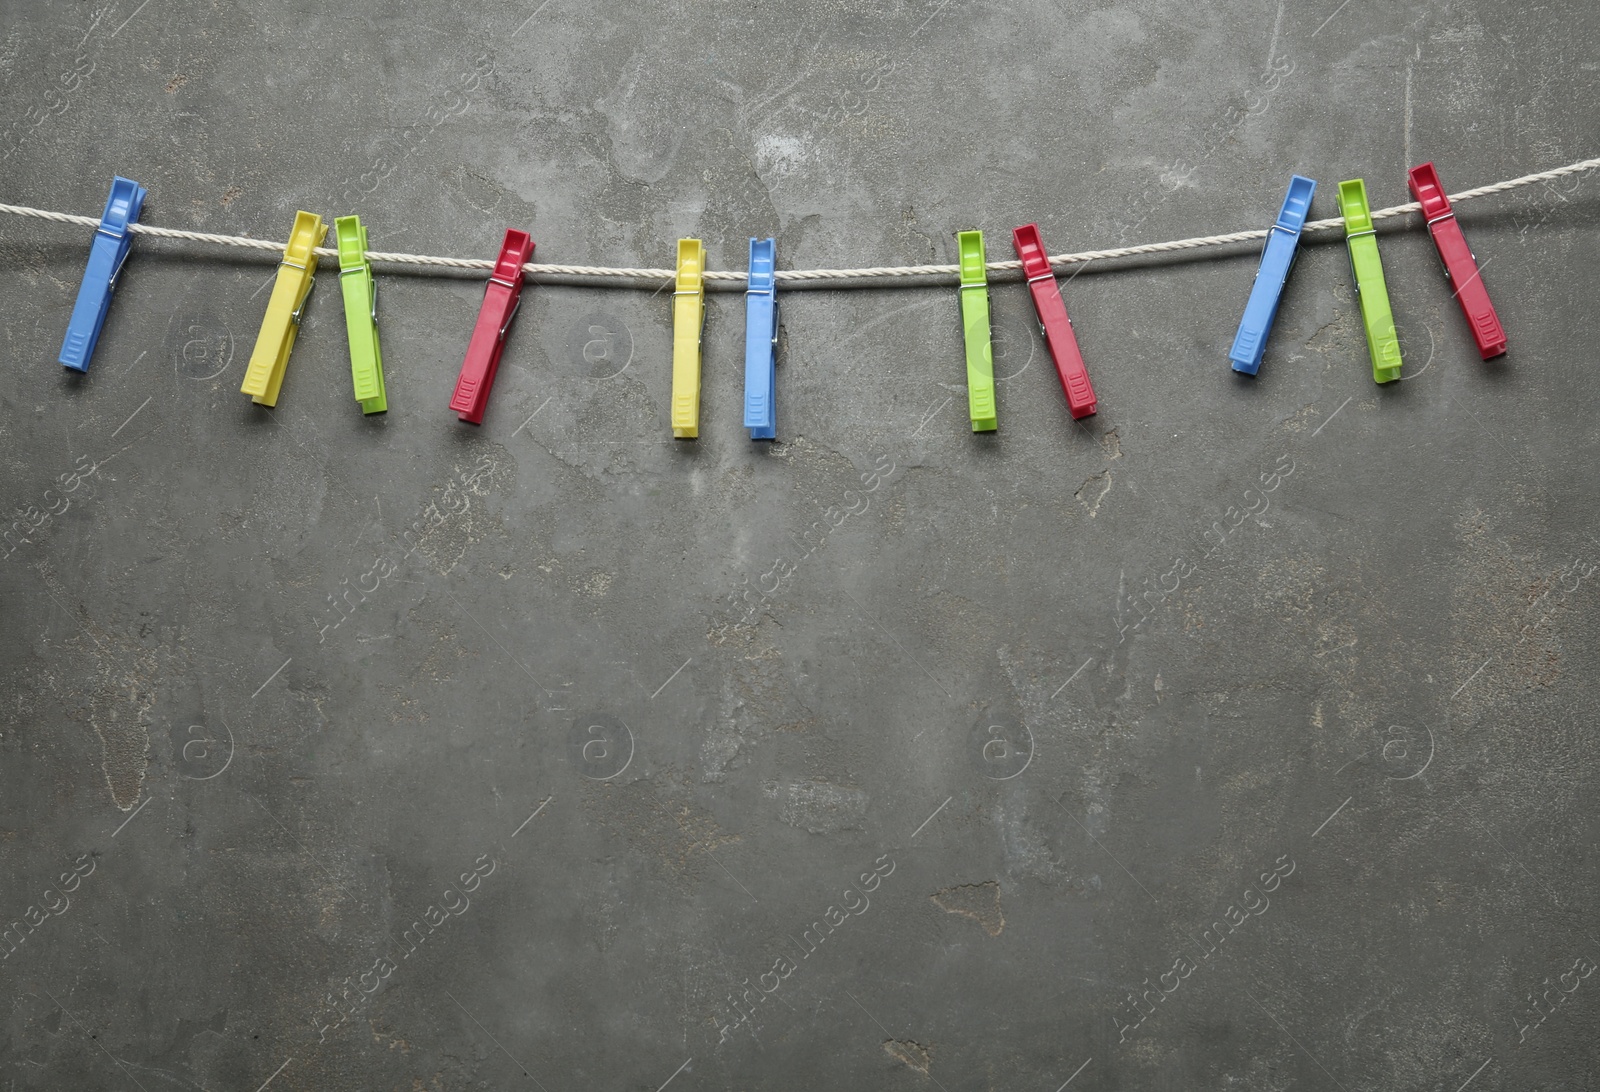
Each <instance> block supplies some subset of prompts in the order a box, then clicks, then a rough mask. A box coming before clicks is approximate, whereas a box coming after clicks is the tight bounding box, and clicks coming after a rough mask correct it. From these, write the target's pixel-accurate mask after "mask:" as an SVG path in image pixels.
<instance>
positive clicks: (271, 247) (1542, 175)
mask: <svg viewBox="0 0 1600 1092" xmlns="http://www.w3.org/2000/svg"><path fill="white" fill-rule="evenodd" d="M1595 167H1600V159H1583V160H1579V161H1578V162H1576V163H1569V164H1567V165H1566V166H1565V167H1556V168H1554V169H1553V170H1548V171H1540V172H1539V173H1538V174H1525V175H1523V176H1522V177H1521V178H1512V179H1508V180H1506V181H1504V182H1496V183H1494V184H1493V185H1489V186H1479V187H1478V188H1477V189H1472V190H1465V191H1463V192H1461V193H1453V194H1451V195H1450V201H1451V203H1452V204H1460V203H1461V202H1463V201H1471V200H1472V199H1474V198H1477V197H1488V196H1489V195H1490V194H1496V193H1505V192H1506V191H1507V190H1514V189H1518V188H1520V187H1522V186H1532V185H1537V184H1538V183H1540V182H1550V181H1553V180H1554V179H1557V178H1564V177H1566V176H1567V175H1569V174H1578V173H1580V172H1582V171H1587V170H1592V169H1594V168H1595ZM1421 211H1422V206H1421V205H1420V204H1418V203H1417V202H1415V201H1411V202H1408V203H1407V204H1404V205H1393V206H1391V207H1389V208H1385V209H1375V210H1374V211H1373V213H1372V219H1373V220H1375V221H1376V220H1390V219H1393V218H1395V217H1397V216H1404V215H1406V214H1407V213H1411V212H1421ZM0 212H7V213H11V214H13V215H16V216H28V217H32V218H34V219H36V220H51V221H54V222H56V223H60V224H79V225H82V226H84V227H91V228H92V227H98V226H99V224H100V221H99V219H98V218H97V217H94V216H78V215H76V214H73V213H68V212H51V211H48V210H46V209H36V208H30V207H28V206H27V205H6V204H0ZM1343 226H1344V218H1343V217H1341V216H1334V217H1331V218H1329V219H1326V220H1312V221H1310V222H1309V223H1307V224H1306V225H1305V229H1304V230H1305V231H1308V232H1314V231H1326V230H1329V229H1332V228H1339V227H1343ZM129 230H131V231H132V232H134V233H135V234H138V235H149V236H153V237H155V238H159V239H183V240H185V241H187V242H193V243H209V244H211V245H214V246H227V247H235V248H241V249H246V250H263V251H274V252H277V253H279V254H281V253H283V251H284V248H285V244H284V243H279V242H274V241H272V240H270V239H251V238H248V237H247V236H243V235H214V234H211V233H210V232H204V231H183V230H180V229H178V228H163V227H156V226H154V225H152V224H138V223H136V224H130V225H129ZM1267 234H1268V231H1267V230H1265V229H1256V230H1252V231H1235V232H1231V233H1230V234H1227V235H1201V236H1196V237H1195V238H1192V239H1174V240H1172V241H1170V242H1165V243H1145V244H1143V245H1140V246H1123V247H1114V248H1112V249H1110V250H1088V251H1083V252H1080V253H1077V254H1054V255H1051V257H1050V264H1051V266H1052V267H1054V268H1058V269H1059V268H1061V267H1063V266H1072V265H1083V264H1084V263H1086V262H1096V261H1106V260H1109V259H1112V258H1134V257H1138V256H1140V255H1145V254H1167V253H1172V252H1174V251H1180V250H1197V249H1200V248H1203V247H1213V246H1227V245H1229V244H1230V243H1247V242H1250V241H1252V240H1255V239H1265V238H1266V237H1267ZM315 252H316V254H317V255H318V256H319V257H323V258H337V257H338V256H339V252H338V250H336V249H334V248H331V247H317V248H316V251H315ZM367 258H368V259H369V260H370V261H374V262H387V263H391V264H394V265H410V266H420V267H430V266H431V267H436V268H441V269H479V270H489V269H493V268H494V262H493V261H491V260H488V259H483V258H442V257H437V256H435V255H431V254H400V253H393V252H389V251H378V250H369V251H368V252H367ZM986 268H987V269H988V270H989V271H990V272H992V273H1003V272H1007V271H1012V270H1018V269H1021V268H1022V263H1021V262H1019V261H1002V262H990V263H988V265H987V267H986ZM523 269H524V270H525V271H526V272H527V273H528V275H530V276H532V277H533V278H535V279H538V278H539V277H541V276H560V277H586V278H593V279H595V280H600V281H605V280H616V281H624V282H638V281H652V282H661V281H666V282H670V281H672V280H674V278H675V277H676V273H675V271H674V270H671V269H630V268H617V267H612V266H592V265H549V264H546V263H544V262H530V263H528V264H527V265H525V266H523ZM959 275H960V268H959V267H958V266H954V265H901V266H869V267H866V268H863V269H780V270H778V271H777V281H778V283H779V284H790V285H793V284H800V283H805V282H815V281H835V280H836V281H859V280H877V279H882V278H890V277H956V276H959ZM705 280H706V281H707V282H710V283H717V284H743V283H744V282H745V280H746V275H745V274H744V273H740V272H737V271H732V270H706V272H705Z"/></svg>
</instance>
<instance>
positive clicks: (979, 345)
mask: <svg viewBox="0 0 1600 1092" xmlns="http://www.w3.org/2000/svg"><path fill="white" fill-rule="evenodd" d="M956 249H957V252H958V253H959V255H960V258H961V325H962V329H963V332H964V335H965V338H966V343H967V412H968V414H969V415H970V416H971V417H972V431H973V432H993V431H994V430H995V428H996V427H997V422H996V420H995V409H994V350H993V348H992V347H991V345H990V343H989V277H988V273H987V272H986V271H985V268H984V266H985V261H984V256H983V232H981V231H958V232H957V233H956Z"/></svg>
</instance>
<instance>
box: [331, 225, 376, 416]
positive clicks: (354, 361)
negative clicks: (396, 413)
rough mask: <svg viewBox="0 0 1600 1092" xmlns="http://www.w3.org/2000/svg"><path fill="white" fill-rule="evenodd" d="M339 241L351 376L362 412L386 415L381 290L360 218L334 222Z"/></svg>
mask: <svg viewBox="0 0 1600 1092" xmlns="http://www.w3.org/2000/svg"><path fill="white" fill-rule="evenodd" d="M333 230H334V233H335V234H336V235H337V236H338V239H339V291H340V293H341V294H342V295H343V296H344V324H345V328H346V329H347V330H348V331H349V334H350V377H351V379H352V380H354V382H355V388H356V401H358V402H360V403H361V412H362V413H386V412H388V409H389V401H388V397H387V395H386V394H385V391H384V386H383V354H382V353H381V352H380V351H379V350H378V289H377V285H376V284H375V283H374V282H373V280H372V263H371V262H369V261H367V229H366V228H365V227H363V226H362V225H361V217H359V216H340V217H338V218H337V219H336V220H334V222H333Z"/></svg>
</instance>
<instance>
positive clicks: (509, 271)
mask: <svg viewBox="0 0 1600 1092" xmlns="http://www.w3.org/2000/svg"><path fill="white" fill-rule="evenodd" d="M531 257H533V240H532V239H530V238H529V237H528V233H527V232H526V231H518V230H517V229H516V228H512V229H510V230H509V231H507V232H506V241H505V242H504V243H503V244H502V245H501V247H500V257H499V259H498V260H496V261H495V263H494V272H493V273H492V274H490V276H489V284H488V286H487V287H485V288H484V290H483V306H482V307H481V308H479V309H478V324H477V325H476V326H474V327H473V328H472V340H471V341H469V342H468V343H467V358H466V359H465V360H464V361H462V363H461V375H460V376H459V377H457V379H456V393H455V395H454V397H452V398H451V399H450V408H451V409H453V410H455V411H456V413H458V414H460V415H461V419H462V420H463V421H466V422H468V423H470V424H474V425H481V424H483V413H484V411H485V410H486V409H488V408H489V390H490V388H492V387H493V386H494V376H495V372H497V371H499V370H500V350H501V349H503V348H505V343H506V330H507V329H509V328H510V326H511V319H512V317H513V316H514V315H516V313H517V307H518V305H519V304H520V303H521V302H522V267H523V265H524V264H525V263H526V262H527V261H528V259H529V258H531Z"/></svg>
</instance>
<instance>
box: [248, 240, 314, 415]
mask: <svg viewBox="0 0 1600 1092" xmlns="http://www.w3.org/2000/svg"><path fill="white" fill-rule="evenodd" d="M327 234H328V226H327V225H326V224H324V223H323V222H322V217H320V216H318V215H316V214H315V213H312V212H297V213H295V214H294V230H293V231H291V232H290V233H289V245H288V247H287V248H285V250H284V253H283V264H281V265H279V266H278V279H277V282H276V283H275V284H273V286H272V297H271V298H270V299H268V300H267V313H266V316H265V317H264V318H262V320H261V332H260V333H259V334H257V335H256V347H255V349H254V350H253V351H252V352H251V353H250V365H249V367H247V368H245V370H244V382H243V383H241V384H240V385H239V390H240V392H241V393H243V394H248V395H249V396H250V400H251V401H253V402H256V403H258V404H260V405H263V406H275V405H277V404H278V391H279V389H280V388H281V387H282V386H283V373H284V370H285V369H286V368H287V367H288V364H289V350H290V349H292V348H294V337H295V334H297V333H299V332H300V316H301V314H302V313H303V312H304V310H305V305H306V298H307V297H308V296H310V294H311V286H312V284H313V283H314V282H315V281H316V272H317V256H316V255H315V254H313V253H312V249H313V248H315V247H317V246H318V245H320V244H321V242H322V240H323V238H324V237H325V236H326V235H327Z"/></svg>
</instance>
